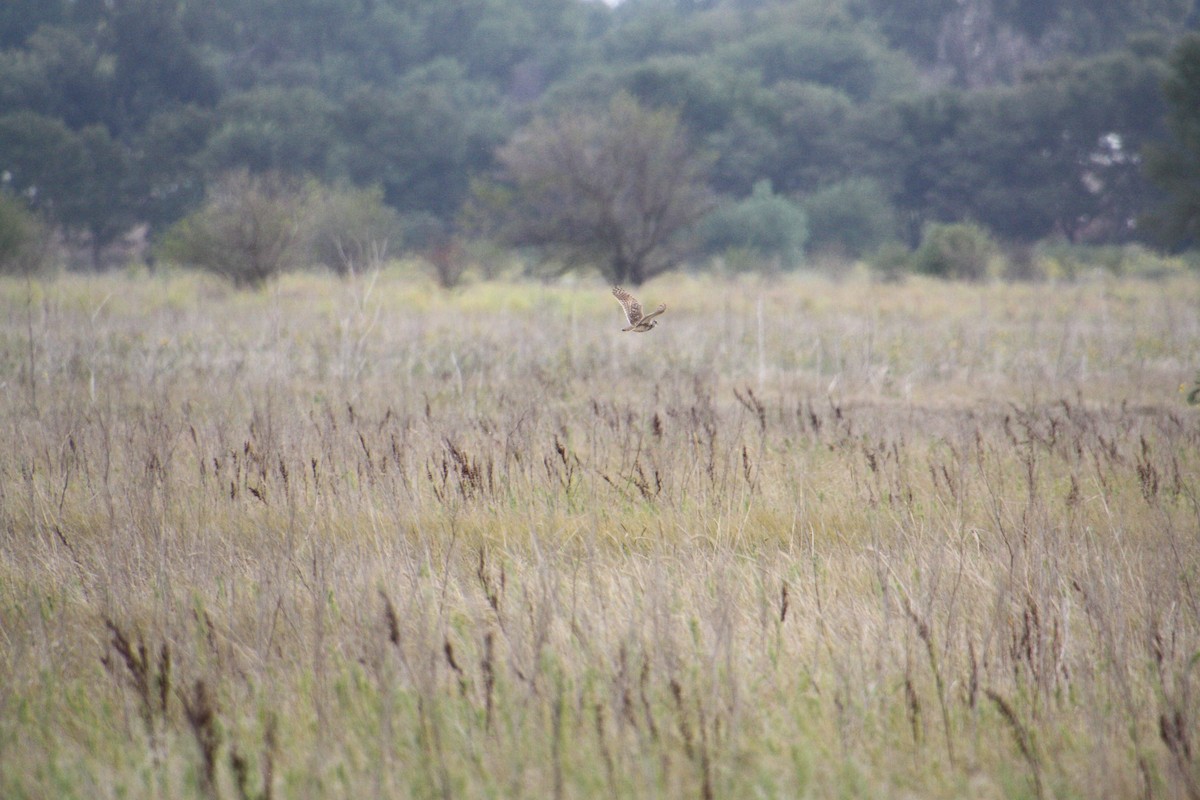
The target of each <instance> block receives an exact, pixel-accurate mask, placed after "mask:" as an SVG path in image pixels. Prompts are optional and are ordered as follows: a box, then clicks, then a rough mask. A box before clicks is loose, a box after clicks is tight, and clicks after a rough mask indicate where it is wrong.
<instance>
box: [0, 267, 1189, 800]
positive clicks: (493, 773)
mask: <svg viewBox="0 0 1200 800" xmlns="http://www.w3.org/2000/svg"><path fill="white" fill-rule="evenodd" d="M639 295H640V296H641V297H642V299H643V300H644V301H645V302H646V303H648V304H650V305H654V304H656V303H658V302H660V301H662V302H666V303H667V304H668V305H669V306H670V310H669V311H668V312H667V314H666V315H665V317H664V318H663V324H662V325H660V326H659V327H658V328H657V329H656V330H654V331H653V332H651V333H649V334H646V335H643V336H633V335H629V334H621V333H620V330H619V329H620V327H621V318H620V316H619V310H618V308H617V304H616V302H615V301H614V300H613V299H612V298H611V296H609V295H608V291H607V287H605V286H603V285H597V284H594V283H590V282H586V281H580V282H578V283H558V284H552V285H537V284H501V283H483V284H477V285H472V286H469V287H466V288H464V289H462V290H458V291H456V292H453V293H446V292H442V291H440V290H436V289H433V288H431V287H428V286H425V285H422V284H419V283H415V282H413V281H412V280H410V279H408V278H405V277H402V276H399V275H396V274H392V273H388V272H384V273H383V274H381V275H374V276H361V277H359V278H356V279H354V280H351V281H338V280H336V279H333V278H328V277H324V276H312V275H293V276H288V277H286V278H285V279H283V280H282V281H281V282H279V283H277V284H274V285H273V286H272V287H271V288H270V289H269V290H267V291H266V292H264V293H262V294H241V293H234V292H232V291H230V290H228V289H227V288H225V287H224V286H223V285H222V284H220V283H217V282H214V281H211V280H209V279H207V278H204V277H202V276H195V275H167V276H162V277H150V278H146V277H142V278H140V279H135V278H132V277H122V276H115V275H113V276H103V277H91V278H89V277H78V276H68V277H64V278H63V279H61V280H58V281H56V282H53V283H49V284H26V283H22V282H0V414H2V417H0V420H2V421H0V424H2V428H0V431H2V432H0V442H2V446H0V525H2V528H0V643H2V646H0V796H3V797H89V798H91V797H187V796H197V797H273V796H284V797H293V796H298V797H303V796H313V797H337V796H346V797H363V796H395V797H427V796H428V797H479V796H493V797H496V796H500V797H510V796H530V797H548V796H553V797H586V796H604V797H611V796H629V797H642V796H672V797H674V796H681V797H695V796H699V797H702V798H703V797H799V796H811V797H888V796H917V797H963V796H971V797H1037V796H1055V797H1091V796H1095V795H1096V794H1097V792H1100V793H1101V794H1105V795H1107V796H1119V797H1124V796H1154V797H1159V796H1165V797H1197V796H1200V754H1198V753H1197V747H1198V746H1200V745H1198V744H1197V742H1198V741H1200V740H1198V738H1197V733H1198V727H1200V726H1198V719H1200V691H1197V687H1196V686H1194V685H1193V684H1192V681H1193V680H1197V679H1200V676H1198V675H1197V668H1196V665H1197V660H1198V658H1200V588H1198V587H1197V580H1200V575H1198V568H1200V535H1198V532H1200V499H1198V495H1197V491H1198V489H1200V415H1198V414H1197V411H1196V410H1195V409H1193V408H1189V407H1188V406H1187V405H1186V403H1185V402H1184V394H1183V393H1182V392H1181V391H1180V385H1181V384H1182V383H1184V382H1186V381H1187V380H1188V379H1189V378H1190V376H1191V375H1192V374H1193V373H1194V371H1195V368H1196V354H1197V353H1200V284H1198V283H1197V281H1196V280H1195V279H1194V278H1191V277H1187V276H1185V277H1176V278H1172V279H1171V280H1169V281H1166V282H1157V283H1155V282H1141V281H1130V280H1097V281H1092V282H1083V283H1077V284H1068V285H1058V286H1056V285H1045V284H1043V285H1002V284H994V285H983V286H972V285H954V284H942V283H934V282H924V281H911V282H909V283H906V284H903V285H899V286H896V285H877V284H872V283H869V282H866V281H862V280H847V281H843V282H833V281H829V280H826V279H821V278H815V277H794V278H788V279H785V280H781V281H775V282H761V281H756V280H745V281H740V282H735V281H718V280H715V279H704V278H694V277H683V276H670V277H664V278H661V279H659V280H657V281H655V282H653V283H651V284H649V285H647V286H645V287H642V288H641V289H640V290H639ZM1099 787H1102V788H1099Z"/></svg>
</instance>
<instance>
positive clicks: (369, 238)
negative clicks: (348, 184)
mask: <svg viewBox="0 0 1200 800" xmlns="http://www.w3.org/2000/svg"><path fill="white" fill-rule="evenodd" d="M312 192H313V195H314V200H315V202H314V204H313V206H314V207H313V221H312V235H311V239H310V244H311V247H312V258H313V260H314V261H315V262H316V263H318V264H323V265H325V266H326V267H329V268H330V269H332V270H333V271H334V272H336V273H337V274H339V275H348V274H351V273H354V272H357V271H360V270H362V269H363V268H364V267H366V266H368V265H370V264H372V263H376V262H378V261H380V260H381V259H382V258H383V257H384V255H386V253H387V252H388V249H389V247H391V246H397V247H398V246H399V244H400V240H401V238H402V236H401V230H400V220H399V216H398V215H397V214H396V212H395V211H394V210H393V209H391V208H389V207H388V206H386V205H385V204H384V202H383V189H382V188H381V187H379V186H375V187H372V188H369V189H354V188H350V189H333V188H329V187H324V186H314V187H312Z"/></svg>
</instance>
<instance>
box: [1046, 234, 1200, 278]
mask: <svg viewBox="0 0 1200 800" xmlns="http://www.w3.org/2000/svg"><path fill="white" fill-rule="evenodd" d="M1037 255H1038V258H1039V259H1040V262H1041V264H1042V266H1043V271H1044V272H1045V274H1046V276H1047V277H1050V278H1067V279H1072V278H1077V277H1080V276H1081V275H1086V274H1088V273H1090V272H1094V271H1103V272H1108V273H1111V274H1113V275H1124V276H1130V277H1135V276H1136V277H1142V278H1162V277H1166V276H1169V275H1174V274H1178V273H1180V272H1183V271H1185V270H1186V269H1187V268H1188V267H1187V262H1186V261H1185V260H1184V259H1183V258H1182V257H1179V256H1166V255H1162V254H1161V253H1157V252H1155V251H1153V250H1150V249H1149V248H1146V247H1144V246H1142V245H1139V244H1128V245H1108V246H1105V245H1101V246H1095V245H1077V244H1070V243H1069V242H1062V241H1057V242H1053V241H1052V242H1044V243H1042V244H1040V245H1039V246H1038V248H1037Z"/></svg>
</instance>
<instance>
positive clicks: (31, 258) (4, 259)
mask: <svg viewBox="0 0 1200 800" xmlns="http://www.w3.org/2000/svg"><path fill="white" fill-rule="evenodd" d="M50 241H51V237H50V231H49V230H48V229H47V228H46V226H45V225H43V224H42V222H41V220H39V219H38V218H37V217H36V216H35V215H34V214H33V212H31V211H30V210H29V209H27V208H26V207H25V204H24V203H22V202H21V201H20V200H18V199H17V198H15V197H11V196H8V195H5V194H0V274H2V275H32V274H34V273H37V272H41V271H42V270H43V269H46V268H47V267H48V266H49V264H50V258H49V249H50Z"/></svg>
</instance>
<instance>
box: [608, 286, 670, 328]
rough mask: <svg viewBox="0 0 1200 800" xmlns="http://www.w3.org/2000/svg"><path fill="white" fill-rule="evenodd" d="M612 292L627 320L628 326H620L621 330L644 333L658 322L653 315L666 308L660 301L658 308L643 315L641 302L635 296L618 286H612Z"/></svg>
mask: <svg viewBox="0 0 1200 800" xmlns="http://www.w3.org/2000/svg"><path fill="white" fill-rule="evenodd" d="M612 293H613V297H615V298H617V300H618V301H619V302H620V303H621V308H623V309H625V318H626V319H628V320H629V327H628V328H622V329H621V330H622V331H633V332H634V333H645V332H646V331H648V330H650V329H651V328H653V327H654V326H655V325H657V324H658V320H656V319H655V317H657V316H658V315H659V314H661V313H663V312H664V311H666V310H667V304H666V303H662V304H660V305H659V307H658V308H656V309H654V313H653V314H648V315H645V316H643V315H642V304H641V303H639V302H638V300H637V298H636V297H634V296H633V295H631V294H630V293H629V292H627V291H625V290H624V289H622V288H621V287H620V286H614V287H613V290H612Z"/></svg>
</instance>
